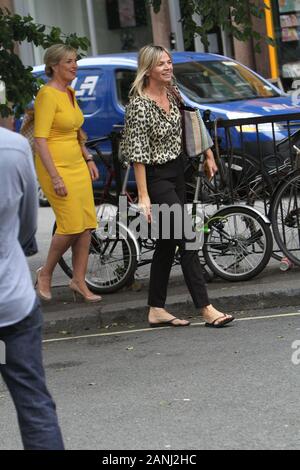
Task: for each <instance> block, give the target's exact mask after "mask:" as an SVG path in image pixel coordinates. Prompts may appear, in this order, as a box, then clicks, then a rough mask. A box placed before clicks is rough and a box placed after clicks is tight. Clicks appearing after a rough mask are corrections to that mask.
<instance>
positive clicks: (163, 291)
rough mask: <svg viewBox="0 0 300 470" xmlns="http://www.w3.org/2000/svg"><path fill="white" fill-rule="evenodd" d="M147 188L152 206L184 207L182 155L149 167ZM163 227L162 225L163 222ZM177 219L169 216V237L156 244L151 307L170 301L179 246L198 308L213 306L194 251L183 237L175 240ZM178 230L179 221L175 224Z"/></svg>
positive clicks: (188, 282)
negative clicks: (173, 270)
mask: <svg viewBox="0 0 300 470" xmlns="http://www.w3.org/2000/svg"><path fill="white" fill-rule="evenodd" d="M146 176H147V187H148V193H149V197H150V200H151V204H166V205H168V206H169V207H170V206H173V205H174V204H179V205H180V206H181V208H182V212H181V213H182V221H180V223H181V225H182V227H183V207H184V203H185V181H184V161H183V157H182V156H179V157H178V158H177V159H176V160H172V161H170V162H168V163H165V164H162V165H155V166H147V167H146ZM159 222H160V226H161V222H162V221H161V220H160V221H159ZM174 222H175V220H174V217H170V225H171V227H170V237H169V239H163V238H162V237H161V233H160V236H159V239H158V240H157V242H156V248H155V251H154V255H153V260H152V264H151V271H150V286H149V297H148V304H149V305H150V306H151V307H164V306H165V302H166V298H167V287H168V282H169V277H170V271H171V267H172V264H173V260H174V256H175V250H176V247H177V246H178V249H179V253H180V263H181V269H182V272H183V276H184V279H185V282H186V285H187V287H188V289H189V291H190V294H191V296H192V299H193V302H194V304H195V307H196V308H202V307H205V306H207V305H209V304H210V302H209V300H208V296H207V290H206V286H205V281H204V277H203V273H202V267H201V264H200V260H199V257H198V252H197V251H195V250H187V249H186V243H187V242H188V241H189V242H190V241H191V240H187V239H186V238H185V236H184V230H182V232H183V235H182V238H181V239H176V238H174V233H175V230H174ZM176 226H177V227H178V220H177V221H176Z"/></svg>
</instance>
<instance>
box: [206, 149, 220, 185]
mask: <svg viewBox="0 0 300 470" xmlns="http://www.w3.org/2000/svg"><path fill="white" fill-rule="evenodd" d="M205 163H206V165H207V169H208V172H209V174H210V177H211V178H213V177H214V176H215V174H216V173H217V172H218V167H217V165H216V162H215V157H214V154H213V153H212V151H211V149H208V150H207V151H206V152H205Z"/></svg>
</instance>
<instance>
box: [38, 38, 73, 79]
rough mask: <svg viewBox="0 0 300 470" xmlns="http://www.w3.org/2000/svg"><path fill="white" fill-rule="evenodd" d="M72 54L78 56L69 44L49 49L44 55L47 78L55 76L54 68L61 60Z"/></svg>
mask: <svg viewBox="0 0 300 470" xmlns="http://www.w3.org/2000/svg"><path fill="white" fill-rule="evenodd" d="M70 52H71V53H74V54H76V55H77V51H76V49H74V47H72V46H68V45H67V44H54V45H53V46H50V47H49V49H47V51H46V53H45V55H44V63H45V73H46V75H47V77H50V78H51V77H52V76H53V66H54V65H57V64H58V63H59V62H60V60H61V59H62V58H63V57H64V56H65V55H66V54H69V53H70Z"/></svg>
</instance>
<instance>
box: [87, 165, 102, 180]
mask: <svg viewBox="0 0 300 470" xmlns="http://www.w3.org/2000/svg"><path fill="white" fill-rule="evenodd" d="M87 166H88V169H89V172H90V175H91V178H92V181H95V180H97V179H98V178H99V176H100V175H99V171H98V168H97V166H96V164H95V162H93V160H90V161H89V162H87Z"/></svg>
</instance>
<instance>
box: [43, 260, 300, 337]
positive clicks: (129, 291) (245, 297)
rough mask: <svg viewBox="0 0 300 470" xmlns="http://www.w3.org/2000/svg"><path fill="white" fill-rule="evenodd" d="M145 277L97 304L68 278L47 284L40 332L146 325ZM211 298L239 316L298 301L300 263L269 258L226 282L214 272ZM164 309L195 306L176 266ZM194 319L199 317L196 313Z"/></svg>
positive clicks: (188, 314)
mask: <svg viewBox="0 0 300 470" xmlns="http://www.w3.org/2000/svg"><path fill="white" fill-rule="evenodd" d="M148 283H149V279H148V278H142V279H138V280H137V281H136V282H135V284H134V285H133V286H132V287H130V288H126V289H122V290H120V291H118V292H116V293H113V294H107V295H104V296H103V300H102V301H101V302H100V303H97V304H88V303H85V302H84V301H77V302H76V303H75V302H74V300H73V296H72V292H71V291H70V289H69V288H68V280H67V278H65V279H63V282H62V283H61V285H55V286H54V287H53V288H52V294H53V300H52V301H51V302H47V303H45V302H42V304H43V313H44V334H45V335H48V334H49V335H53V334H56V335H57V334H61V335H68V334H74V333H77V332H83V331H85V330H98V329H106V330H107V331H110V330H113V329H115V328H120V327H124V326H125V325H126V327H129V328H134V327H139V328H140V327H147V326H148V324H147V292H148ZM207 288H208V292H209V298H210V300H211V302H212V304H213V305H214V306H215V307H216V308H218V309H221V310H222V311H224V312H228V313H229V312H230V313H232V312H234V314H235V315H236V316H237V317H238V316H239V315H242V314H243V315H245V311H247V310H252V311H253V309H260V310H261V309H270V308H271V309H272V308H278V307H285V306H297V305H300V268H299V267H293V268H292V269H290V270H288V271H286V272H282V271H280V269H279V262H278V261H275V260H271V261H270V263H269V265H268V266H267V267H266V269H265V270H264V271H263V273H261V274H260V275H258V276H257V277H256V278H254V279H252V280H250V281H246V282H235V283H233V282H226V281H223V280H221V279H217V278H215V279H214V280H213V281H212V282H210V283H208V284H207ZM166 307H167V309H168V310H169V311H170V312H171V313H172V314H174V315H180V317H181V318H188V319H193V318H196V317H197V313H198V312H197V311H196V309H195V308H194V306H193V303H192V300H191V297H190V295H189V292H188V290H187V287H186V285H185V282H184V280H183V277H182V275H181V274H180V273H179V271H176V272H175V273H174V274H173V275H172V276H171V278H170V283H169V289H168V298H167V306H166ZM198 319H199V317H198Z"/></svg>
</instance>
